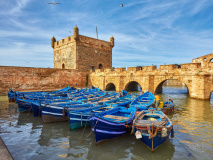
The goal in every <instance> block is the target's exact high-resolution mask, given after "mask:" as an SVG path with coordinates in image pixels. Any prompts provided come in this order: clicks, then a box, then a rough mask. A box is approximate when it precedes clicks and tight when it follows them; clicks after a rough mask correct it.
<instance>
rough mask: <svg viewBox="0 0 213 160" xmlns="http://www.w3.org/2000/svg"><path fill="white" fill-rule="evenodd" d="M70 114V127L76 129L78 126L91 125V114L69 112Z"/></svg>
mask: <svg viewBox="0 0 213 160" xmlns="http://www.w3.org/2000/svg"><path fill="white" fill-rule="evenodd" d="M68 114H69V125H70V129H71V130H74V129H77V128H81V127H84V126H85V125H86V126H89V125H90V123H89V117H90V116H91V114H81V113H70V112H69V113H68Z"/></svg>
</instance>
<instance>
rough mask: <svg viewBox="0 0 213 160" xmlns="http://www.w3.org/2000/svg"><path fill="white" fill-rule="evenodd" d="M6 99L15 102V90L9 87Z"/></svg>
mask: <svg viewBox="0 0 213 160" xmlns="http://www.w3.org/2000/svg"><path fill="white" fill-rule="evenodd" d="M8 99H9V102H15V92H14V91H13V90H12V89H11V88H9V91H8Z"/></svg>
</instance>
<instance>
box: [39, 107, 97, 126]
mask: <svg viewBox="0 0 213 160" xmlns="http://www.w3.org/2000/svg"><path fill="white" fill-rule="evenodd" d="M89 107H94V104H71V105H45V106H43V107H42V108H41V114H42V120H43V122H44V123H49V122H58V121H67V120H68V108H69V110H76V109H80V108H82V109H83V108H89Z"/></svg>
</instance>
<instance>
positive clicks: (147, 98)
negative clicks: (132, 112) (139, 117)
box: [130, 91, 155, 114]
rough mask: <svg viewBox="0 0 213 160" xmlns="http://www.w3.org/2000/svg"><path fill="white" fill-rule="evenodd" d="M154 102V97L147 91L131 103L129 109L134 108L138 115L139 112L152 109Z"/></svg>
mask: <svg viewBox="0 0 213 160" xmlns="http://www.w3.org/2000/svg"><path fill="white" fill-rule="evenodd" d="M154 102H155V96H154V95H153V94H152V93H151V92H149V91H147V92H145V93H143V94H142V95H140V96H138V97H137V98H136V99H135V100H134V101H132V102H131V104H130V107H135V108H136V110H137V114H138V113H139V112H140V111H143V110H148V109H149V108H150V107H152V105H153V103H154Z"/></svg>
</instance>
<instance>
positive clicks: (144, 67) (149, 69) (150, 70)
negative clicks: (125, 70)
mask: <svg viewBox="0 0 213 160" xmlns="http://www.w3.org/2000/svg"><path fill="white" fill-rule="evenodd" d="M156 69H157V66H143V67H142V71H143V72H152V71H154V70H156Z"/></svg>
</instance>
